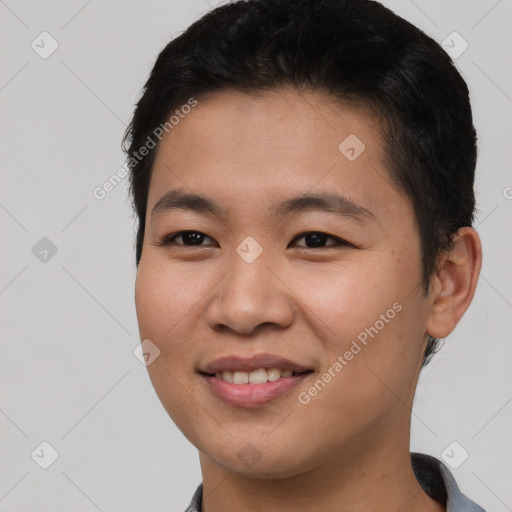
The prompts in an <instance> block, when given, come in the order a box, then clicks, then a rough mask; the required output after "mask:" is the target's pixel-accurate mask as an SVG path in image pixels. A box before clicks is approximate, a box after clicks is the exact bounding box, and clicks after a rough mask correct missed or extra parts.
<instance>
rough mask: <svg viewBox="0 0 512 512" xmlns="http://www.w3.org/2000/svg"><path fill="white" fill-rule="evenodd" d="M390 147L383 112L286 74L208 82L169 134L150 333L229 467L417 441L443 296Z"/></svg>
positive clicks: (176, 394) (162, 365) (212, 454)
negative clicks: (434, 304) (427, 351)
mask: <svg viewBox="0 0 512 512" xmlns="http://www.w3.org/2000/svg"><path fill="white" fill-rule="evenodd" d="M363 145H364V146H363ZM384 162H385V153H384V144H383V141H382V140H381V136H380V129H379V126H378V124H377V122H376V121H375V120H374V119H373V118H372V117H371V116H370V115H369V114H366V113H365V112H363V111H362V110H356V109H354V108H350V107H348V106H343V105H341V104H339V103H337V102H335V101H334V100H332V99H329V98H327V97H325V96H322V95H320V93H314V92H309V93H306V92H300V93H299V92H298V91H295V90H293V89H285V88H283V89H280V90H276V91H273V92H265V93H261V94H259V95H251V96H249V95H243V94H241V93H237V92H231V91H223V92H220V93H215V94H212V95H209V96H207V97H203V98H198V104H197V106H196V107H195V108H194V109H192V111H191V112H190V113H189V114H187V116H185V117H184V118H183V119H181V120H180V122H179V124H178V125H176V126H175V127H174V128H173V129H172V130H171V131H170V132H169V133H168V134H167V135H166V136H165V137H164V138H163V140H162V141H161V143H160V147H159V150H158V154H157V158H156V161H155V164H154V168H153V174H152V178H151V184H150V190H149V196H148V208H147V217H146V225H145V237H144V243H143V251H142V257H141V260H140V264H139V268H138V273H137V280H136V294H135V295H136V308H137V315H138V321H139V328H140V336H141V339H142V340H145V339H149V340H151V343H152V344H154V345H156V347H158V349H159V350H160V354H159V356H158V357H157V358H156V359H155V360H154V361H153V362H152V363H151V364H150V365H149V366H148V371H149V375H150V378H151V380H152V383H153V385H154V387H155V390H156V392H157V394H158V396H159V398H160V400H161V402H162V404H163V405H164V407H165V409H166V410H167V412H168V413H169V415H170V417H171V418H172V419H173V421H174V422H175V423H176V425H177V426H178V428H179V429H180V430H181V431H182V432H183V433H184V435H185V436H186V437H187V438H188V439H189V440H190V441H191V442H192V443H193V444H194V445H195V446H196V447H197V448H198V449H199V450H200V452H202V457H207V458H208V460H210V461H212V463H214V464H216V465H217V466H220V467H222V468H225V469H227V470H229V471H234V472H237V473H240V474H244V475H253V476H259V477H263V478H266V477H267V475H268V472H269V471H270V472H271V473H272V475H273V476H274V477H277V476H280V477H287V476H294V475H297V474H300V473H303V472H304V471H308V470H312V469H314V468H316V467H318V466H320V465H322V464H329V463H333V464H334V463H335V462H336V463H337V464H340V463H341V461H343V460H349V459H350V458H353V457H356V456H365V455H368V454H369V453H371V452H372V450H376V449H377V447H382V446H383V439H385V440H386V443H387V445H389V446H390V447H391V446H392V445H394V444H397V445H398V444H400V443H401V444H403V443H406V444H407V448H408V443H409V437H408V424H409V418H410V409H409V408H408V407H407V406H406V405H405V404H411V403H412V399H413V395H414V389H415V386H416V382H417V378H418V374H419V371H420V369H421V361H422V355H423V351H424V348H425V341H426V337H425V330H426V328H425V325H426V321H427V317H428V304H427V303H426V302H425V300H424V299H423V296H422V291H423V288H422V284H421V277H422V276H421V254H420V241H419V235H418V232H417V228H416V226H415V223H414V218H413V211H412V207H411V205H410V203H409V201H408V200H407V199H406V198H405V197H404V196H403V195H401V194H400V192H399V191H397V190H396V189H395V188H394V186H393V185H392V184H391V181H390V178H389V176H388V173H387V171H386V167H385V164H384ZM187 195H188V197H186V196H187ZM192 195H197V196H200V198H197V197H195V198H194V197H192ZM259 368H263V369H264V370H270V369H271V368H275V369H276V370H272V371H266V372H265V371H262V370H258V369H259ZM279 370H282V371H281V372H280V371H279ZM233 372H234V373H233ZM248 379H249V382H247V380H248ZM233 380H234V382H229V381H233ZM386 443H384V444H386ZM297 447H300V449H297ZM390 449H391V448H390Z"/></svg>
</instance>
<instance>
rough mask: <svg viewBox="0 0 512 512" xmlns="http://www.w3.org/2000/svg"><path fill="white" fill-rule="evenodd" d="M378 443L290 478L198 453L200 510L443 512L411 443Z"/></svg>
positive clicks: (218, 511) (222, 511)
mask: <svg viewBox="0 0 512 512" xmlns="http://www.w3.org/2000/svg"><path fill="white" fill-rule="evenodd" d="M402 438H403V437H402ZM407 440H408V437H407ZM388 441H389V440H388ZM375 444H376V447H375V449H373V450H372V452H371V453H368V451H365V453H359V454H356V453H354V452H353V453H351V454H350V456H347V454H345V456H343V455H340V454H336V456H333V457H332V459H331V460H329V461H326V462H325V464H323V465H321V466H320V465H317V466H316V467H314V468H313V469H310V470H308V471H304V472H302V473H299V474H297V475H295V476H292V477H287V478H273V477H272V471H271V469H270V468H269V470H268V478H251V477H248V476H245V475H241V474H239V473H234V472H230V471H228V470H226V469H224V468H222V467H220V466H219V465H218V464H216V463H215V462H214V461H213V460H212V459H210V458H209V457H208V456H206V455H205V454H203V453H200V461H201V470H202V474H203V503H202V509H201V512H224V511H226V510H244V511H254V512H259V511H261V512H292V511H293V512H296V511H297V510H307V511H308V512H320V511H322V512H325V510H340V511H343V512H356V511H357V512H360V511H361V510H365V511H366V510H367V511H370V510H395V511H400V512H418V511H421V512H445V510H446V509H445V507H444V506H442V505H441V504H439V503H438V502H436V501H434V500H433V499H432V498H430V497H429V496H428V494H426V493H425V491H423V489H422V487H421V486H420V484H419V483H418V481H417V479H416V476H415V474H414V471H413V469H412V466H411V461H410V452H409V446H408V443H407V445H403V446H401V447H400V449H397V447H396V446H395V445H394V444H390V443H382V442H381V443H375Z"/></svg>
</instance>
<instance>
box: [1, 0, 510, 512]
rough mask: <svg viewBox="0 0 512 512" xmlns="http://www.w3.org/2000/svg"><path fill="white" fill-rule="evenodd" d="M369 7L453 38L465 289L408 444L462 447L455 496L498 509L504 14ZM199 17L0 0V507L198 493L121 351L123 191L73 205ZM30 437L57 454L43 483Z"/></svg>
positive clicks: (439, 1)
mask: <svg viewBox="0 0 512 512" xmlns="http://www.w3.org/2000/svg"><path fill="white" fill-rule="evenodd" d="M385 4H386V5H388V6H389V7H391V8H392V9H394V10H395V11H396V12H398V13H399V14H400V15H402V16H403V17H405V18H406V19H408V20H410V21H412V22H413V23H415V24H416V25H418V26H419V27H420V28H422V29H423V30H424V31H426V32H427V33H428V34H429V35H431V36H432V37H433V38H434V39H436V40H438V41H439V42H441V41H443V40H445V39H446V38H447V37H448V36H449V35H450V34H452V32H454V31H457V32H458V33H459V34H460V35H461V36H462V37H463V38H464V40H466V41H467V42H468V44H469V47H468V48H467V50H466V51H465V52H463V53H462V54H461V55H460V56H459V57H458V58H457V59H456V63H457V65H458V67H459V69H460V70H461V72H462V74H463V76H464V77H465V79H466V80H467V82H468V84H469V87H470V90H471V94H472V101H473V108H474V116H475V124H476V127H477V130H478V133H479V137H480V155H479V162H478V168H477V176H478V177H477V185H476V189H477V199H478V207H479V214H478V220H477V223H476V224H477V226H478V228H477V229H478V231H479V232H480V235H481V237H482V241H483V246H484V264H483V269H482V274H481V276H480V277H481V278H480V282H479V284H478V289H477V292H476V296H475V299H474V302H473V304H472V305H471V307H470V309H469V311H468V313H467V314H466V316H465V317H464V318H463V320H462V321H461V323H460V324H459V326H458V327H457V329H456V330H455V332H454V333H453V334H452V335H451V336H449V337H448V339H447V340H446V343H445V345H444V348H443V350H442V352H441V353H440V354H438V355H437V356H436V357H435V358H434V360H433V361H432V363H431V364H430V366H428V367H427V368H426V369H424V371H423V373H422V376H421V379H420V384H419V388H418V392H417V395H416V402H415V407H414V409H413V416H412V443H411V448H412V450H415V451H422V452H426V453H430V454H433V455H435V456H436V457H438V458H441V457H442V453H443V452H444V453H445V454H446V453H448V454H450V456H451V457H452V459H454V460H456V461H457V460H458V461H460V460H462V459H463V457H464V454H465V451H467V453H468V454H469V457H468V458H467V460H465V461H464V462H463V463H462V464H461V465H460V467H458V468H457V469H453V472H454V474H455V477H456V479H457V481H458V483H459V485H460V487H461V488H462V490H463V492H465V493H466V494H468V495H469V496H470V497H471V498H472V499H474V500H475V501H477V502H478V503H479V504H481V505H482V506H484V507H485V508H487V509H488V510H489V511H490V510H494V511H506V510H512V487H511V485H510V482H511V481H512V444H511V442H510V430H511V423H512V421H511V420H512V404H511V402H512V389H511V388H512V386H511V371H510V366H511V361H512V344H510V343H509V339H510V332H511V327H512V325H511V323H512V322H511V319H512V315H511V308H512V292H511V284H512V283H511V280H512V279H511V278H512V276H511V272H510V261H511V253H512V243H511V233H512V230H511V229H510V228H511V210H512V200H511V199H510V198H512V189H511V188H510V187H512V176H511V174H510V169H511V163H512V162H511V152H510V144H511V143H510V135H511V133H512V130H511V128H512V126H511V125H512V116H511V113H512V74H511V71H510V48H511V47H512V35H511V33H512V30H511V29H512V24H511V21H510V20H511V19H512V1H511V0H501V1H496V0H489V1H484V0H478V1H474V0H473V1H468V0H464V1H462V0H457V1H455V0H451V1H446V0H436V1H433V0H429V1H422V0H414V1H410V0H402V1H387V2H385ZM215 5H218V3H216V2H213V1H211V0H210V1H208V2H207V1H205V0H182V1H171V0H166V1H152V2H143V1H142V0H137V1H135V0H133V1H120V0H117V1H103V2H100V1H99V0H92V1H88V2H87V1H85V0H80V1H64V0H61V1H56V0H53V1H51V2H37V1H35V0H34V1H18V2H16V1H15V0H0V16H1V18H0V23H1V28H0V39H1V59H2V66H1V70H0V102H1V115H2V122H1V125H0V132H1V148H0V151H1V162H2V186H1V189H0V222H1V228H2V240H3V241H2V245H1V267H0V268H1V272H0V305H1V318H0V321H1V326H2V357H1V358H0V378H1V382H0V390H1V397H0V429H1V440H0V449H1V454H0V510H2V511H5V512H7V511H37V512H39V511H52V512H55V511H64V510H66V511H71V512H72V511H79V510H80V511H85V510H91V511H94V510H102V511H114V510H116V511H120V510H123V511H141V510H144V511H160V510H162V511H163V510H166V511H181V510H184V509H185V507H186V505H187V504H188V502H189V501H190V498H191V496H192V493H193V492H194V490H195V488H196V486H197V485H198V484H199V483H200V481H201V474H200V468H199V463H198V458H197V453H196V450H195V448H194V447H193V446H191V445H190V444H189V443H188V442H187V441H186V440H185V438H184V437H183V436H182V434H181V433H180V432H179V431H178V430H177V428H176V427H175V426H174V424H173V423H172V422H171V421H170V419H169V418H168V416H167V414H166V413H165V411H164V409H163V407H162V406H161V404H160V402H159V401H158V398H157V397H156V394H155V393H154V391H153V388H152V386H151V383H150V381H149V378H148V376H147V372H146V369H145V367H144V366H143V365H142V364H141V363H140V362H139V361H138V360H137V359H136V358H135V356H134V355H133V350H134V348H135V346H136V345H137V343H138V341H139V339H138V329H137V323H136V316H135V308H134V299H133V286H134V278H135V264H134V250H133V241H134V226H135V222H134V219H133V217H132V212H131V210H130V203H129V200H128V196H127V187H126V180H124V181H123V182H122V183H121V184H119V185H118V186H117V187H116V188H115V189H114V190H112V191H111V192H110V193H108V194H107V196H106V197H105V198H104V199H103V200H97V199H95V197H94V196H93V193H92V192H93V190H94V188H95V187H97V186H101V185H102V184H103V183H104V182H105V181H106V180H108V178H109V177H110V176H111V175H112V174H114V173H115V172H116V170H117V169H119V167H120V166H121V165H122V164H123V161H124V157H123V154H122V152H121V149H120V141H121V137H122V135H123V132H124V129H125V125H126V124H127V123H128V122H129V120H130V116H131V113H132V111H133V105H134V103H135V102H136V100H137V98H138V95H139V91H140V88H141V87H142V85H143V83H144V81H145V80H146V78H147V75H148V73H149V71H150V69H151V67H152V64H153V62H154V60H155V58H156V56H157V54H158V52H159V51H160V49H161V48H162V47H163V46H164V45H165V44H166V43H167V42H168V41H169V40H170V39H171V38H172V37H173V36H175V35H177V34H178V33H180V32H181V31H182V30H184V29H185V28H186V27H187V26H188V25H189V24H190V23H191V22H192V21H194V20H195V19H197V18H198V17H199V16H200V15H201V14H203V13H204V12H206V11H207V10H209V9H210V8H211V7H213V6H215ZM43 31H47V32H49V34H51V36H52V37H53V38H54V39H55V40H56V41H57V42H58V45H59V46H58V49H57V50H56V51H55V52H54V53H53V54H52V55H51V56H49V57H48V58H46V59H43V58H42V57H41V56H40V55H39V54H38V53H36V51H34V50H33V49H32V47H31V44H32V41H34V40H35V44H39V47H43V46H44V51H48V49H50V48H51V46H50V44H51V41H50V40H49V39H45V40H44V41H43V42H41V37H40V36H39V34H41V32H43ZM44 37H47V36H44ZM455 37H457V36H455ZM450 41H451V43H450ZM448 43H449V44H451V46H453V47H454V48H453V51H460V50H461V49H462V48H463V46H461V45H462V44H463V42H462V41H461V40H460V39H453V37H452V38H451V39H448ZM39 50H40V51H42V50H43V48H40V49H39ZM43 237H47V238H48V239H49V240H51V242H52V244H54V246H55V247H56V249H57V252H56V253H55V254H54V255H52V252H51V250H49V245H48V241H47V240H43V241H42V242H41V241H40V240H41V238H43ZM38 243H39V245H36V244H38ZM34 246H36V248H35V249H33V247H34ZM45 250H49V252H48V253H45V252H44V251H45ZM34 253H35V254H34ZM43 441H46V442H48V443H50V445H51V446H52V447H53V448H54V449H55V450H56V451H57V452H58V458H57V459H56V460H55V462H54V463H53V464H52V465H51V466H50V467H49V468H48V469H42V468H41V467H40V466H39V464H41V463H42V464H44V463H45V461H46V463H48V462H49V461H50V459H49V457H51V451H50V450H49V449H48V448H45V447H44V446H43V447H40V443H41V442H43ZM454 441H455V442H456V443H457V444H456V445H452V446H451V447H450V448H449V449H448V451H447V452H446V451H445V449H446V448H447V447H448V446H449V445H450V444H451V443H452V442H454ZM34 450H35V453H36V455H35V456H34V458H32V457H31V453H32V452H33V451H34ZM41 450H42V451H41ZM452 450H453V451H452ZM463 450H464V451H463ZM37 454H39V456H37ZM36 461H38V463H39V464H38V463H36Z"/></svg>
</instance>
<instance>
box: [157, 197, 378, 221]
mask: <svg viewBox="0 0 512 512" xmlns="http://www.w3.org/2000/svg"><path fill="white" fill-rule="evenodd" d="M170 210H188V211H193V212H197V213H202V214H209V215H213V216H223V217H225V216H226V213H227V211H226V209H225V208H224V207H223V206H221V205H219V204H218V203H216V202H215V201H214V200H212V199H210V198H208V197H206V196H202V195H199V194H196V193H190V192H182V191H179V190H171V191H169V192H167V193H166V194H164V195H163V196H162V197H161V198H160V199H159V200H158V201H157V202H156V204H155V206H153V209H152V210H151V218H153V217H156V216H158V215H161V214H163V213H165V212H168V211H170ZM306 211H324V212H328V213H334V214H336V215H340V216H343V217H350V218H353V219H354V220H357V221H360V222H364V221H369V220H370V221H376V220H377V219H376V217H375V215H374V214H373V213H372V212H371V211H370V210H368V209H367V208H365V207H363V206H360V205H358V204H356V203H354V202H353V201H351V200H350V199H348V198H347V197H344V196H342V195H339V194H337V193H335V192H318V193H307V194H301V195H299V196H296V197H292V198H290V199H286V200H285V201H283V202H281V203H274V204H272V205H271V207H270V212H271V214H272V215H274V216H275V217H282V216H285V215H290V214H297V213H302V212H306Z"/></svg>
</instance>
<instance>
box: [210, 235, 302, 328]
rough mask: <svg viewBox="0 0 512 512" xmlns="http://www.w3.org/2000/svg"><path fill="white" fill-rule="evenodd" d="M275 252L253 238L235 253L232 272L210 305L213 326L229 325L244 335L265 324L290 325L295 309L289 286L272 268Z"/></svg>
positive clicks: (223, 281)
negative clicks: (277, 276) (280, 281)
mask: <svg viewBox="0 0 512 512" xmlns="http://www.w3.org/2000/svg"><path fill="white" fill-rule="evenodd" d="M273 261H275V260H274V259H273V254H272V251H270V250H264V249H263V247H262V246H261V245H260V244H259V243H258V242H257V241H256V240H255V239H253V238H252V237H247V238H246V239H245V240H243V241H242V242H241V243H240V244H239V245H238V246H237V247H236V250H235V252H234V253H233V255H232V257H231V259H230V262H229V265H230V267H231V270H230V272H229V273H228V275H227V276H226V277H225V279H223V280H222V281H221V282H220V283H219V288H218V292H217V295H216V297H215V299H214V301H213V303H212V304H211V305H210V308H209V311H208V313H207V320H208V323H209V324H210V326H211V327H212V328H213V327H218V326H220V325H224V326H227V327H229V328H231V329H232V330H234V331H238V332H241V333H244V334H247V333H250V332H252V331H253V330H254V329H256V328H257V327H258V326H259V325H261V324H269V323H272V324H275V325H279V326H280V327H284V326H286V325H289V324H290V323H291V321H292V318H293V309H292V307H291V304H290V301H289V297H288V296H287V294H286V287H284V286H282V285H280V284H279V280H278V279H276V277H275V276H274V273H273V272H272V271H271V268H272V262H273Z"/></svg>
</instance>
